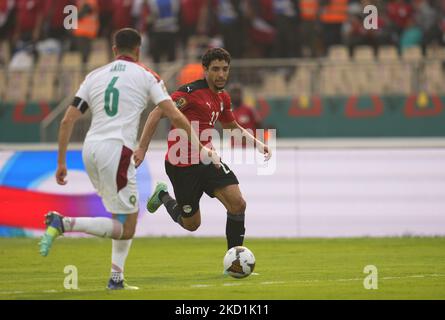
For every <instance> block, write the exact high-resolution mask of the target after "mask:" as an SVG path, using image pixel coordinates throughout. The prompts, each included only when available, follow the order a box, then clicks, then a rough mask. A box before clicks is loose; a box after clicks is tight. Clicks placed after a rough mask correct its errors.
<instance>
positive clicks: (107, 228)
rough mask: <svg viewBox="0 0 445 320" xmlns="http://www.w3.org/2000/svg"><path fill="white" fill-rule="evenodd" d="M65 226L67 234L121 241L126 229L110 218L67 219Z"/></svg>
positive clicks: (64, 221)
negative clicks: (88, 235)
mask: <svg viewBox="0 0 445 320" xmlns="http://www.w3.org/2000/svg"><path fill="white" fill-rule="evenodd" d="M63 225H64V228H65V231H66V232H84V233H87V234H90V235H93V236H98V237H103V238H112V239H120V238H121V237H122V234H123V229H124V227H123V225H122V223H120V222H119V221H117V220H115V219H109V218H68V217H65V218H64V220H63Z"/></svg>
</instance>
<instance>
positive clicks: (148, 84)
mask: <svg viewBox="0 0 445 320" xmlns="http://www.w3.org/2000/svg"><path fill="white" fill-rule="evenodd" d="M76 98H77V99H78V100H79V99H80V100H81V101H80V102H79V103H78V104H77V108H78V109H80V110H81V111H82V112H85V111H86V109H87V108H90V109H91V112H92V115H93V120H92V123H91V127H90V129H89V131H88V134H87V137H86V139H85V142H88V141H103V140H110V139H112V140H120V141H122V143H123V145H125V146H127V147H128V148H130V149H132V150H134V149H135V147H136V140H137V132H138V128H139V119H140V116H141V113H142V112H143V111H144V109H145V108H146V107H147V103H148V101H149V100H151V101H152V102H153V103H154V104H155V105H157V104H159V103H160V102H162V101H164V100H168V99H171V98H170V95H169V94H168V92H167V89H166V88H165V85H164V83H163V81H162V80H161V79H160V78H159V76H158V75H157V74H156V73H154V72H152V71H151V70H150V69H148V68H146V67H145V66H143V65H141V64H139V63H137V62H135V61H133V60H132V59H131V58H129V57H126V56H121V57H118V58H117V59H116V60H115V61H114V62H112V63H110V64H108V65H106V66H104V67H101V68H99V69H96V70H94V71H92V72H91V73H90V74H89V75H88V76H87V77H86V79H85V81H84V82H83V83H82V85H81V86H80V89H79V91H78V92H77V93H76Z"/></svg>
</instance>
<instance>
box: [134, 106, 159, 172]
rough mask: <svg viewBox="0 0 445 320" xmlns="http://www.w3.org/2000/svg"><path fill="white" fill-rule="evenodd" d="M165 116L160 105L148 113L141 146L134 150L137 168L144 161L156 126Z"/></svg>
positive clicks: (140, 142)
mask: <svg viewBox="0 0 445 320" xmlns="http://www.w3.org/2000/svg"><path fill="white" fill-rule="evenodd" d="M163 117H164V114H163V112H162V110H161V109H160V108H159V107H156V108H154V109H153V111H152V112H150V114H149V115H148V118H147V121H146V122H145V126H144V131H142V135H141V139H140V141H139V147H138V149H137V150H136V151H135V152H134V162H135V165H136V168H137V167H139V166H140V165H141V163H142V162H143V161H144V158H145V154H146V153H147V150H148V147H149V146H150V142H151V139H152V138H153V135H154V133H155V131H156V128H157V127H158V124H159V121H160V120H161V119H162V118H163Z"/></svg>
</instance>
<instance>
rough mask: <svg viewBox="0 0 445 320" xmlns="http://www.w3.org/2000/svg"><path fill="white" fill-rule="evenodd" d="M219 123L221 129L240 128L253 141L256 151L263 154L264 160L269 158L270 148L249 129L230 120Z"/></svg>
mask: <svg viewBox="0 0 445 320" xmlns="http://www.w3.org/2000/svg"><path fill="white" fill-rule="evenodd" d="M221 125H222V127H223V129H232V130H233V129H239V130H241V132H242V134H243V136H245V137H246V138H247V139H249V140H250V141H254V142H255V144H256V147H257V149H258V151H259V152H261V153H263V154H264V160H265V161H269V160H270V158H271V157H272V150H270V148H269V147H268V146H267V145H265V144H264V143H263V142H261V141H260V140H258V139H257V138H255V137H254V136H253V135H252V134H251V133H250V132H249V131H247V130H246V129H244V128H243V127H242V126H240V124H239V123H238V122H236V121H232V122H228V123H221Z"/></svg>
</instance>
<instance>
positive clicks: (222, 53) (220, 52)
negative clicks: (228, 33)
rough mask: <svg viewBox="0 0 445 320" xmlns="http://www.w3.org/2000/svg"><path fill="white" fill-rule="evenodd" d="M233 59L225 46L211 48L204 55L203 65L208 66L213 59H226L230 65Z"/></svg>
mask: <svg viewBox="0 0 445 320" xmlns="http://www.w3.org/2000/svg"><path fill="white" fill-rule="evenodd" d="M231 59H232V58H231V56H230V53H229V52H227V50H225V49H223V48H211V49H209V50H207V51H206V53H204V55H203V56H202V65H203V66H204V67H205V68H208V67H209V66H210V64H211V63H212V61H215V60H220V61H226V62H227V63H228V64H229V65H230V61H231Z"/></svg>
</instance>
